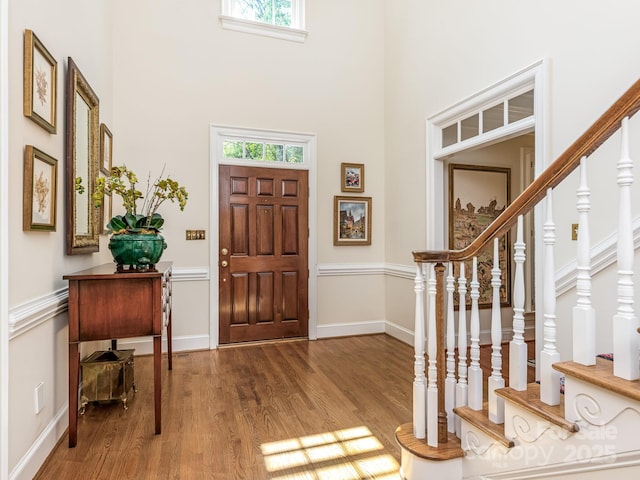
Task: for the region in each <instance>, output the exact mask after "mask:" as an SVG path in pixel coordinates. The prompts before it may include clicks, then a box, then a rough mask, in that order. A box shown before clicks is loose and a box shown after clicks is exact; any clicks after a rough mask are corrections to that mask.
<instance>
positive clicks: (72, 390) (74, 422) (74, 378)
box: [69, 342, 80, 448]
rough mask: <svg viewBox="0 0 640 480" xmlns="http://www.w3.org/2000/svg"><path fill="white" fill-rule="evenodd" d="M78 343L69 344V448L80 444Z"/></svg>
mask: <svg viewBox="0 0 640 480" xmlns="http://www.w3.org/2000/svg"><path fill="white" fill-rule="evenodd" d="M79 370H80V352H79V349H78V343H77V342H76V343H70V344H69V448H72V447H75V446H76V443H77V442H78V377H79V374H80V371H79Z"/></svg>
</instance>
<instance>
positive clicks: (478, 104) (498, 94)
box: [426, 61, 546, 344]
mask: <svg viewBox="0 0 640 480" xmlns="http://www.w3.org/2000/svg"><path fill="white" fill-rule="evenodd" d="M544 73H545V64H544V62H543V61H539V62H537V63H535V64H533V65H531V66H530V67H527V68H526V69H524V70H522V71H520V72H518V73H516V74H514V75H512V76H510V77H508V78H506V79H505V80H503V81H501V82H499V83H497V84H495V85H493V86H491V87H489V88H487V89H485V90H482V91H481V92H478V93H477V94H475V95H473V96H471V97H469V98H467V99H465V100H463V101H461V102H459V103H457V104H455V105H453V106H452V107H450V108H448V109H446V110H444V111H442V112H440V113H438V114H436V115H434V116H432V117H430V118H428V119H427V192H428V196H427V209H426V211H427V248H428V249H430V250H443V249H447V248H449V228H448V225H449V214H448V212H449V185H450V184H449V178H448V171H449V168H448V166H449V164H451V163H455V164H466V165H474V166H482V167H500V168H504V169H509V170H510V171H511V185H510V187H511V192H512V193H511V199H512V200H513V199H515V198H516V197H517V196H518V195H519V194H520V192H522V191H523V190H524V188H525V187H526V186H527V185H529V183H531V181H533V179H535V178H536V177H537V176H538V175H539V174H540V173H541V172H542V171H543V170H544V169H545V168H546V155H545V152H546V142H545V135H544V132H545V129H544V118H545V108H544V106H545V104H546V100H545V98H546V97H545V89H544ZM540 208H541V207H536V209H535V210H534V212H533V214H529V215H528V219H526V221H525V225H526V228H525V230H526V231H525V237H526V238H525V241H526V245H527V246H526V255H527V260H526V262H525V269H526V271H525V275H526V280H525V282H526V283H527V285H526V290H527V299H526V303H525V311H526V312H527V315H526V317H527V318H528V319H530V320H529V322H528V323H527V324H526V326H525V337H528V338H535V337H537V336H538V335H541V334H542V331H543V329H542V324H541V322H542V315H539V316H538V317H539V318H540V320H539V321H538V320H537V318H538V317H536V316H535V313H534V312H535V311H536V310H537V311H539V312H541V311H542V305H541V298H540V296H539V295H538V296H535V292H536V291H538V292H540V291H542V290H541V285H540V281H541V278H542V275H541V272H537V271H536V270H538V268H537V267H536V265H535V262H534V261H533V259H534V257H535V255H536V251H537V252H542V247H543V242H542V236H541V235H538V236H537V237H536V236H535V235H534V232H535V231H538V232H541V231H542V224H541V219H542V215H541V212H539V209H540ZM512 238H515V236H512ZM510 261H511V262H512V261H513V259H512V258H511V259H510ZM538 263H539V262H538ZM511 271H514V269H513V268H512V269H511ZM510 281H512V279H510ZM503 318H508V317H507V316H506V315H504V316H503ZM483 325H486V322H483V321H482V318H481V332H480V334H481V343H482V341H483V337H484V338H487V335H488V338H490V331H489V330H488V329H484V328H483ZM503 333H504V336H503V338H505V339H506V340H508V339H510V335H511V334H512V330H511V327H510V325H506V323H505V324H504V325H503ZM536 340H538V341H539V344H542V339H537V338H536Z"/></svg>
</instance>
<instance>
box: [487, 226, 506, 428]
mask: <svg viewBox="0 0 640 480" xmlns="http://www.w3.org/2000/svg"><path fill="white" fill-rule="evenodd" d="M505 241H506V239H505ZM498 251H499V240H498V239H497V238H495V239H494V240H493V268H492V269H491V287H492V289H493V297H492V303H491V376H490V377H489V381H488V384H487V393H488V398H489V420H491V421H492V422H493V423H504V400H503V399H502V397H498V396H497V395H496V393H495V391H496V390H497V389H498V388H504V378H503V377H502V352H501V349H502V315H501V313H500V287H501V286H502V279H501V276H500V273H501V272H500V257H499V254H498Z"/></svg>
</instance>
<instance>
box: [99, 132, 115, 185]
mask: <svg viewBox="0 0 640 480" xmlns="http://www.w3.org/2000/svg"><path fill="white" fill-rule="evenodd" d="M112 152H113V135H112V134H111V131H110V130H109V128H107V126H106V125H105V124H104V123H101V124H100V171H101V172H102V173H104V174H105V175H107V176H109V175H111V165H112V157H113V153H112Z"/></svg>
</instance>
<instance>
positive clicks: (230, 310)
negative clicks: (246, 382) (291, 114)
mask: <svg viewBox="0 0 640 480" xmlns="http://www.w3.org/2000/svg"><path fill="white" fill-rule="evenodd" d="M219 178H220V216H219V219H220V228H219V230H220V239H219V240H220V243H219V247H220V252H218V254H219V262H218V268H219V292H220V293H219V295H220V299H219V300H220V312H219V315H220V343H221V344H224V343H235V342H244V341H256V340H272V339H277V338H289V337H306V336H307V335H308V320H309V318H308V317H309V312H308V260H307V248H308V233H307V232H308V175H307V171H305V170H286V169H280V168H255V167H239V166H229V165H221V166H220V177H219Z"/></svg>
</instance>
